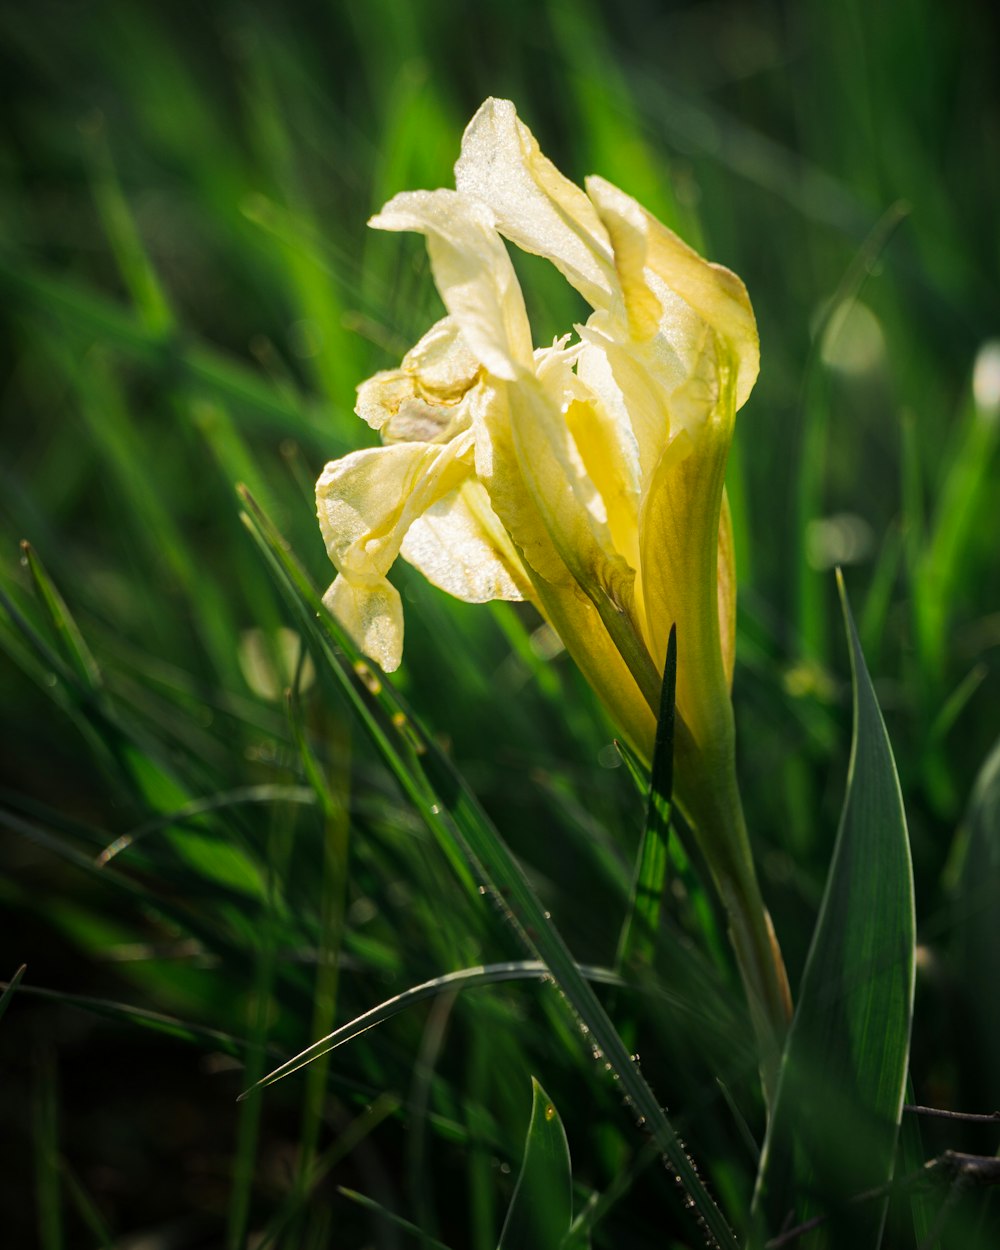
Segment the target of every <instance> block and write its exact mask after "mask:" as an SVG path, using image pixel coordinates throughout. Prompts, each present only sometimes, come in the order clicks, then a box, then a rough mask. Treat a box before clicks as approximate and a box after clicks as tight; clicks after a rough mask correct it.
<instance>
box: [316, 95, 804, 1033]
mask: <svg viewBox="0 0 1000 1250" xmlns="http://www.w3.org/2000/svg"><path fill="white" fill-rule="evenodd" d="M455 181H456V190H436V191H414V192H406V193H403V194H401V195H397V196H396V197H395V198H394V199H392V200H390V202H389V203H388V204H387V205H386V206H385V207H384V208H383V209H382V211H381V212H380V213H379V214H378V215H377V216H375V217H374V218H373V219H372V221H371V223H370V224H371V225H373V226H375V227H377V228H379V229H383V230H414V231H419V232H421V233H423V234H424V235H425V236H426V240H427V250H428V254H429V257H430V263H431V269H432V272H433V275H434V281H435V283H436V285H437V289H438V291H439V293H440V295H441V299H442V300H443V302H444V305H445V308H446V310H447V314H448V315H447V316H446V317H445V318H444V320H442V321H440V322H438V323H437V325H435V326H434V327H433V328H432V329H431V330H430V331H428V333H427V334H426V335H425V336H424V337H423V338H422V339H421V340H420V342H419V343H418V344H417V345H416V347H414V348H413V349H412V350H411V351H410V352H409V353H408V354H407V356H406V357H405V358H404V359H403V361H402V364H401V366H400V368H399V369H396V370H390V371H387V372H384V373H379V374H377V375H376V376H375V377H374V378H372V379H370V380H369V381H368V382H365V383H364V384H363V385H362V386H361V387H360V388H359V391H358V404H357V412H358V414H359V415H360V416H361V417H363V418H364V419H365V420H366V421H367V422H368V424H369V425H371V426H372V427H373V428H375V429H378V430H379V431H380V432H381V434H382V438H383V443H384V445H383V446H381V447H378V448H374V449H369V450H365V451H358V452H354V453H352V454H351V455H348V456H345V457H344V458H343V459H341V460H339V461H334V462H332V463H331V464H329V465H327V467H326V469H325V470H324V472H323V475H322V476H321V478H320V479H319V483H318V485H317V500H318V510H319V518H320V524H321V527H322V530H323V535H324V538H325V540H326V544H327V550H328V551H329V554H330V558H331V559H332V561H333V563H334V564H335V565H336V567H337V569H338V576H337V579H336V581H335V582H334V583H333V586H332V587H331V588H330V590H329V592H328V594H327V598H326V602H327V604H328V606H329V607H330V609H331V610H332V611H333V612H334V613H335V614H336V615H337V616H338V618H339V619H340V620H341V621H342V623H343V624H344V626H345V627H346V628H347V630H348V631H349V632H350V633H351V635H352V636H353V637H354V638H355V640H356V641H357V643H358V645H359V647H360V648H361V649H362V650H363V651H364V652H365V654H367V655H368V656H370V657H371V658H372V659H374V660H375V661H377V662H378V663H379V664H380V665H381V666H382V667H383V668H384V669H386V670H392V669H393V668H395V667H396V666H397V665H398V663H399V660H400V655H401V651H402V638H403V620H402V611H401V606H400V601H399V596H398V594H397V593H396V591H395V590H394V589H393V588H392V586H391V585H390V583H389V582H388V581H387V579H386V574H387V573H388V571H389V568H390V566H391V565H392V563H393V561H394V560H395V558H396V556H397V555H400V554H401V555H402V556H403V558H404V559H405V560H407V561H409V563H411V564H413V565H415V566H416V567H417V568H418V569H420V570H421V571H422V572H423V573H424V574H425V575H426V576H427V577H428V579H429V580H430V581H432V582H433V583H434V584H435V585H437V586H440V587H441V588H442V589H444V590H447V591H448V592H449V593H451V594H453V595H456V596H458V597H459V598H461V599H464V600H467V601H471V602H483V601H485V600H488V599H493V598H502V599H528V600H531V601H532V602H534V603H535V605H536V606H537V607H538V609H539V611H540V612H541V613H542V614H543V615H544V616H545V617H546V619H547V620H548V621H549V622H550V623H551V624H552V626H553V627H554V628H555V630H556V631H557V633H558V634H559V635H560V637H561V638H562V640H563V642H564V643H565V645H566V647H567V649H568V650H569V652H570V654H571V655H572V656H573V658H574V660H575V661H576V663H577V664H578V665H579V667H580V668H581V669H582V671H583V672H584V674H585V675H586V677H587V678H588V680H589V681H590V682H591V684H592V685H593V687H594V688H595V690H596V691H597V692H598V694H599V695H600V697H601V699H602V700H603V702H604V703H605V705H606V706H607V708H608V709H609V711H610V713H611V715H612V717H613V718H614V720H615V722H616V723H617V724H618V725H619V726H620V727H621V729H622V731H623V732H624V734H625V735H626V737H627V738H628V739H629V740H630V741H631V743H632V745H633V746H634V747H635V748H636V749H637V750H638V751H639V752H640V753H641V754H642V755H643V756H644V757H645V758H646V759H647V760H649V758H650V755H651V752H652V744H653V738H654V731H655V709H656V708H657V707H658V703H659V690H660V684H661V674H662V670H663V664H664V660H665V655H666V647H667V639H668V636H669V633H670V629H671V626H672V625H674V624H676V626H677V637H678V670H677V712H678V725H679V732H678V739H677V755H678V769H677V785H678V796H679V799H680V801H681V802H682V804H683V805H684V806H685V807H686V808H687V810H688V811H689V813H690V815H691V817H692V819H693V820H694V821H695V823H696V825H697V827H698V831H699V836H700V838H701V840H702V845H703V847H704V849H705V853H706V855H707V857H708V860H709V863H710V864H711V866H712V869H713V872H714V874H715V877H716V881H717V884H718V885H719V889H720V892H721V894H722V896H723V898H724V900H725V902H726V904H727V907H728V908H729V910H730V914H731V915H732V916H735V917H736V921H734V944H735V946H736V949H737V955H738V957H739V958H740V963H741V967H743V969H744V975H745V977H747V978H748V986H749V987H750V990H751V995H750V996H751V1004H752V1005H754V999H755V997H756V998H757V999H758V1000H761V999H763V1000H767V1001H764V1002H763V1006H762V1007H761V1002H760V1001H758V1003H757V1004H756V1006H755V1011H758V1008H760V1010H762V1011H763V1017H764V1018H767V1019H770V1021H771V1024H772V1025H773V1026H774V1028H775V1029H776V1027H777V1026H776V1024H775V1021H776V1019H777V1015H780V1013H781V1010H783V1009H784V1008H783V1007H781V1006H779V1005H778V1002H777V1000H778V998H779V997H780V995H781V993H783V992H784V991H783V990H782V988H781V986H778V985H776V984H771V985H766V984H764V982H766V981H767V978H768V975H769V973H768V972H767V970H766V969H764V970H763V971H761V970H760V968H759V967H758V968H756V970H754V969H753V968H751V969H749V970H748V968H747V967H746V966H745V965H746V964H747V962H748V961H749V963H750V964H754V965H759V964H760V962H761V960H763V961H764V963H766V962H767V960H768V959H769V958H772V956H771V955H770V954H768V953H767V952H766V951H765V947H766V946H767V944H768V943H769V942H770V940H771V939H770V935H769V931H767V921H766V913H765V912H764V911H763V907H762V906H761V905H760V901H759V896H758V895H757V887H756V880H755V878H754V875H753V866H752V861H751V860H750V853H749V847H748V844H747V840H746V834H745V830H744V829H743V825H742V815H741V813H740V812H739V798H738V794H737V792H736V790H735V773H734V768H733V759H734V746H733V717H732V706H731V702H730V693H729V692H730V685H731V681H732V671H733V654H734V637H735V571H734V567H733V544H732V540H731V532H730V523H729V513H728V508H727V506H726V503H725V492H724V487H723V476H724V472H725V465H726V458H727V455H728V451H729V446H730V442H731V439H732V433H733V423H734V418H735V414H736V411H737V409H738V408H739V407H740V406H741V405H742V404H743V403H744V401H745V400H746V398H747V396H748V395H749V393H750V390H751V387H752V386H753V383H754V380H755V378H756V376H757V369H758V361H759V356H758V339H757V330H756V325H755V322H754V317H753V312H752V309H751V307H750V301H749V299H748V297H747V293H746V290H745V288H744V286H743V284H742V282H741V281H740V280H739V278H737V277H736V276H735V275H734V274H732V273H730V271H729V270H727V269H724V268H722V267H721V266H719V265H714V264H710V263H709V262H707V261H705V260H703V259H702V258H701V257H700V256H699V255H698V254H697V253H696V252H694V251H693V250H692V249H691V248H689V247H688V246H687V245H686V244H685V243H683V242H682V241H681V239H679V238H678V237H677V235H676V234H674V233H673V232H672V231H670V230H668V229H667V228H666V227H665V226H664V225H662V224H661V223H660V222H659V221H657V220H656V218H655V217H653V216H652V215H651V214H650V213H648V212H647V211H646V210H645V209H644V208H642V206H641V205H639V204H638V203H637V202H636V201H635V200H633V199H632V198H631V197H629V196H628V195H626V194H625V193H624V192H623V191H620V190H619V189H618V188H617V187H614V186H612V185H611V184H610V183H608V182H605V181H604V180H603V179H601V178H588V179H587V181H586V190H583V189H581V188H580V187H578V186H576V185H575V184H573V183H572V182H570V181H569V180H568V179H567V178H565V177H564V176H563V175H562V174H561V173H560V172H559V171H558V170H557V169H556V168H555V166H554V165H553V164H552V163H551V162H550V161H549V160H548V159H547V158H546V157H545V156H544V155H543V154H542V153H541V151H540V150H539V147H538V144H537V143H536V141H535V139H534V137H533V135H532V134H531V132H530V131H529V130H528V128H527V127H526V126H525V125H524V124H523V122H521V121H520V120H519V118H518V117H517V114H516V112H515V110H514V106H513V105H512V104H511V103H510V102H509V101H507V100H492V99H491V100H487V101H486V102H485V104H483V106H482V107H481V108H480V109H479V111H478V112H477V113H476V115H475V117H474V118H473V119H472V121H471V122H470V123H469V126H468V128H467V129H466V132H465V135H464V137H463V140H462V150H461V154H460V156H459V159H458V162H457V164H456V166H455ZM504 239H506V240H508V241H509V242H510V243H512V244H514V245H516V246H517V247H519V248H520V249H522V250H523V251H526V252H531V253H534V254H536V255H539V256H542V257H544V258H545V259H547V260H549V261H550V262H551V263H552V264H553V265H555V266H556V268H557V269H558V270H559V271H560V273H562V275H563V276H564V277H565V278H566V280H567V281H568V282H569V283H570V284H571V285H572V286H573V287H575V288H576V290H577V291H578V292H579V293H580V294H581V295H582V296H583V298H584V299H585V300H586V302H587V303H588V304H589V305H590V307H591V309H592V310H593V311H592V313H591V315H590V316H589V317H588V319H587V321H586V323H585V324H582V325H578V326H574V327H573V328H572V331H571V332H570V333H568V334H566V335H565V337H563V338H561V339H558V340H557V341H556V342H555V343H553V344H552V345H551V346H548V347H542V348H537V349H536V348H535V347H534V344H533V341H532V336H531V329H530V326H529V323H528V317H527V313H526V311H525V306H524V300H523V297H522V294H521V290H520V287H519V285H518V281H517V278H516V276H515V273H514V269H513V266H512V264H511V260H510V257H509V255H508V252H507V249H506V246H505V244H504V242H503V240H504ZM748 900H749V902H748ZM748 907H749V910H750V911H751V912H753V911H754V909H755V908H756V911H757V912H758V913H759V915H754V916H751V917H750V920H749V921H748V924H749V930H752V932H750V931H749V930H748V933H747V934H745V935H744V936H743V937H741V935H740V934H739V932H736V930H737V929H738V928H739V923H742V921H741V920H740V916H741V913H742V912H746V911H747V908H748ZM741 948H743V949H741ZM755 978H756V979H757V980H758V981H759V982H760V984H758V985H756V986H751V985H750V982H751V981H753V980H754V979H755ZM772 979H773V978H772ZM758 1014H759V1011H758Z"/></svg>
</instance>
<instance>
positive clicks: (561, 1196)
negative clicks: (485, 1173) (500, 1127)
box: [497, 1077, 573, 1250]
mask: <svg viewBox="0 0 1000 1250" xmlns="http://www.w3.org/2000/svg"><path fill="white" fill-rule="evenodd" d="M572 1221H573V1172H572V1166H571V1163H570V1155H569V1143H568V1142H567V1141H566V1130H565V1129H564V1128H563V1122H562V1120H561V1119H560V1117H559V1112H558V1111H557V1110H556V1107H555V1103H553V1102H552V1100H551V1099H550V1098H549V1096H548V1094H546V1092H545V1090H544V1089H542V1087H541V1085H540V1084H539V1083H538V1081H537V1080H536V1079H535V1078H534V1077H532V1078H531V1120H530V1121H529V1123H528V1134H527V1137H526V1138H525V1142H524V1154H523V1156H522V1158H521V1170H520V1172H519V1173H518V1177H517V1184H516V1185H515V1187H514V1194H513V1196H512V1198H511V1200H510V1206H509V1207H508V1208H507V1218H506V1220H504V1226H503V1231H502V1232H501V1234H500V1241H499V1243H498V1245H497V1250H554V1248H555V1247H557V1246H559V1245H560V1244H561V1242H562V1240H563V1238H564V1237H565V1236H566V1234H567V1233H568V1232H569V1229H570V1225H571V1223H572Z"/></svg>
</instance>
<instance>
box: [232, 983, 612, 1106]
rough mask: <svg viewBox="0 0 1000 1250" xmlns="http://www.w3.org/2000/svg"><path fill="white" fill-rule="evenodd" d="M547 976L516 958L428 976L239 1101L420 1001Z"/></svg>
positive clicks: (279, 1070)
mask: <svg viewBox="0 0 1000 1250" xmlns="http://www.w3.org/2000/svg"><path fill="white" fill-rule="evenodd" d="M580 972H581V974H582V975H583V976H585V977H586V978H587V979H588V980H591V981H595V982H600V983H602V984H605V985H618V986H622V985H624V982H623V981H622V979H621V978H620V977H619V976H618V975H617V973H615V972H613V971H611V969H609V968H595V967H589V966H586V967H585V966H581V968H580ZM548 976H549V970H548V967H547V966H546V965H545V964H544V963H542V962H541V960H537V959H518V960H506V961H504V962H502V963H495V964H482V965H480V966H479V967H475V968H460V969H459V970H458V971H456V972H446V973H444V974H443V975H442V976H439V977H432V978H431V979H430V980H429V981H423V982H421V983H420V985H414V986H411V987H410V989H408V990H404V991H403V992H402V993H401V994H394V995H393V997H392V998H387V999H386V1000H385V1002H383V1003H379V1004H378V1006H377V1007H372V1009H371V1010H370V1011H366V1012H364V1013H363V1014H362V1015H360V1016H357V1017H356V1018H355V1019H354V1020H351V1021H349V1022H348V1023H347V1024H342V1025H341V1026H340V1027H339V1028H337V1029H334V1030H333V1032H332V1033H328V1034H327V1035H326V1037H322V1038H320V1039H319V1041H317V1042H313V1044H312V1045H311V1046H307V1047H306V1049H305V1050H303V1051H301V1052H300V1053H299V1054H297V1055H294V1056H293V1057H292V1058H291V1059H289V1060H287V1062H285V1063H283V1064H282V1065H281V1066H280V1067H278V1068H275V1069H274V1071H273V1072H269V1073H268V1075H267V1076H265V1077H262V1078H261V1080H259V1081H258V1082H257V1083H256V1084H255V1085H252V1086H251V1087H250V1088H249V1089H248V1090H246V1091H245V1092H244V1093H242V1094H241V1095H240V1098H241V1099H243V1098H246V1097H247V1096H248V1095H249V1094H251V1093H253V1091H254V1090H256V1089H265V1088H266V1087H267V1086H268V1085H273V1084H274V1083H275V1082H276V1081H281V1080H283V1079H284V1078H285V1077H286V1076H291V1075H292V1073H293V1072H298V1071H300V1070H301V1069H302V1068H304V1067H306V1066H308V1065H309V1064H311V1063H314V1062H315V1061H316V1060H317V1059H320V1058H322V1057H323V1056H324V1055H327V1054H329V1053H330V1051H331V1050H335V1049H336V1048H337V1047H338V1046H343V1045H345V1043H347V1042H350V1041H353V1040H354V1038H356V1037H360V1036H361V1034H362V1033H367V1032H368V1030H369V1029H373V1028H375V1027H376V1025H379V1024H382V1023H383V1021H385V1020H389V1019H391V1017H392V1016H394V1015H396V1014H397V1013H398V1012H400V1011H403V1010H405V1009H406V1008H407V1007H412V1006H413V1004H414V1003H419V1002H422V1001H423V1000H424V999H426V998H436V997H438V996H439V995H441V994H447V993H452V992H454V991H455V990H459V989H466V988H470V987H473V986H482V985H499V984H501V983H503V982H505V981H532V980H537V981H543V980H546V979H547V978H548Z"/></svg>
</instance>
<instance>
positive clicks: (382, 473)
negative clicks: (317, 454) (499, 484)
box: [316, 434, 471, 583]
mask: <svg viewBox="0 0 1000 1250" xmlns="http://www.w3.org/2000/svg"><path fill="white" fill-rule="evenodd" d="M463 456H469V457H471V435H470V434H466V435H460V436H459V437H458V438H456V439H453V440H452V441H451V442H450V443H445V444H443V445H440V444H433V443H396V444H393V445H391V446H388V447H370V448H366V449H365V450H363V451H355V452H351V453H350V454H349V455H347V456H344V457H342V458H341V459H340V460H333V461H331V462H330V463H329V464H328V465H327V466H326V468H325V469H324V470H323V472H322V474H321V475H320V478H319V481H318V482H317V483H316V507H317V514H318V516H319V523H320V529H321V531H322V533H323V539H324V541H325V543H326V549H327V553H328V555H329V557H330V559H331V560H332V561H333V563H334V564H335V565H336V566H337V568H338V569H339V570H340V571H341V572H342V573H346V574H347V575H348V576H349V577H350V578H351V579H352V580H353V581H356V582H360V581H367V582H371V583H376V582H379V581H380V580H381V579H382V578H384V577H385V575H386V573H387V572H388V571H389V569H390V567H391V566H392V563H393V561H394V560H395V559H396V556H397V555H398V554H399V548H400V545H401V543H402V541H403V538H404V537H405V535H406V531H407V530H408V529H409V527H410V525H412V523H413V521H414V520H415V519H416V518H417V517H418V516H420V514H421V513H422V512H424V511H425V510H426V509H427V508H429V507H430V506H431V505H432V504H433V503H434V502H435V500H436V499H438V498H440V497H441V495H443V494H445V493H447V491H449V490H451V489H452V488H453V487H454V486H455V485H456V484H457V483H458V482H460V481H461V480H462V479H463V478H464V477H467V476H468V475H469V472H470V469H471V466H470V465H469V464H468V463H466V461H465V460H464V459H463Z"/></svg>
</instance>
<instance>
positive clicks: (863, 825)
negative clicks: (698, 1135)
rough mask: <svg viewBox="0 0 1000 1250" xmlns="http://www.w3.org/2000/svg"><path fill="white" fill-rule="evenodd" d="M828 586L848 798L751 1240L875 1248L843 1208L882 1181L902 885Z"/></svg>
mask: <svg viewBox="0 0 1000 1250" xmlns="http://www.w3.org/2000/svg"><path fill="white" fill-rule="evenodd" d="M840 588H841V599H842V603H843V609H844V619H845V622H846V626H847V635H848V641H849V644H850V648H851V668H852V672H853V678H854V742H853V746H852V751H851V762H850V766H849V770H848V779H847V795H846V797H845V800H844V807H843V811H842V813H841V818H840V829H839V831H838V833H837V842H836V846H835V848H834V852H833V861H832V863H831V865H830V872H829V876H828V878H827V883H826V891H825V894H824V896H823V903H822V906H821V908H820V913H819V919H818V920H817V922H816V928H815V931H814V933H813V939H812V945H811V947H810V950H809V956H808V959H807V961H806V968H805V972H804V973H803V977H802V985H801V988H800V991H799V999H798V1008H797V1010H796V1013H795V1019H794V1021H793V1022H792V1027H791V1031H790V1033H789V1036H788V1041H787V1044H786V1047H785V1054H784V1057H783V1060H782V1068H781V1076H780V1079H779V1085H778V1092H777V1097H776V1101H775V1106H774V1111H773V1114H772V1118H771V1122H770V1124H769V1126H768V1132H767V1137H766V1140H765V1143H764V1152H763V1156H762V1160H761V1167H760V1173H759V1175H758V1179H757V1189H756V1193H755V1195H754V1235H755V1236H756V1237H757V1238H759V1240H760V1241H761V1242H762V1241H764V1240H766V1238H767V1236H768V1235H770V1236H773V1235H775V1234H776V1233H778V1232H779V1230H781V1229H782V1228H783V1227H791V1226H795V1225H798V1224H799V1223H800V1222H802V1221H804V1220H806V1219H808V1218H811V1217H813V1216H816V1215H825V1216H826V1217H827V1223H826V1225H825V1227H826V1228H827V1230H828V1231H829V1235H830V1242H829V1244H830V1245H837V1246H841V1245H844V1246H847V1245H849V1246H852V1247H857V1250H864V1248H865V1247H875V1246H877V1245H878V1244H879V1241H880V1238H881V1230H882V1225H883V1222H884V1218H885V1202H884V1200H881V1199H874V1200H869V1201H860V1202H849V1201H848V1200H849V1199H852V1198H857V1197H859V1196H860V1195H862V1194H864V1193H865V1192H866V1191H870V1190H875V1189H879V1188H880V1187H882V1186H884V1185H886V1184H887V1183H888V1181H889V1180H890V1178H891V1175H892V1167H893V1156H894V1153H895V1148H896V1135H897V1130H898V1126H899V1120H900V1116H901V1112H902V1105H903V1092H904V1088H905V1084H906V1074H907V1064H908V1058H909V1046H910V1024H911V1018H912V1010H913V977H914V912H913V875H912V869H911V864H910V849H909V842H908V839H907V832H906V818H905V815H904V812H903V802H902V797H901V795H900V790H899V782H898V779H897V776H896V768H895V764H894V762H893V757H892V750H891V747H890V745H889V739H888V736H887V734H886V731H885V725H884V723H883V721H882V715H881V712H880V711H879V707H878V703H877V702H876V699H875V692H874V690H873V688H872V683H871V678H870V677H869V676H868V672H867V669H866V668H865V663H864V657H863V655H862V653H861V644H860V642H859V641H858V635H857V631H856V629H855V627H854V621H853V618H852V617H851V613H850V608H849V606H848V603H847V596H846V593H845V592H844V589H843V583H842V581H841V587H840ZM845 1204H846V1205H845ZM817 1244H818V1243H817Z"/></svg>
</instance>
